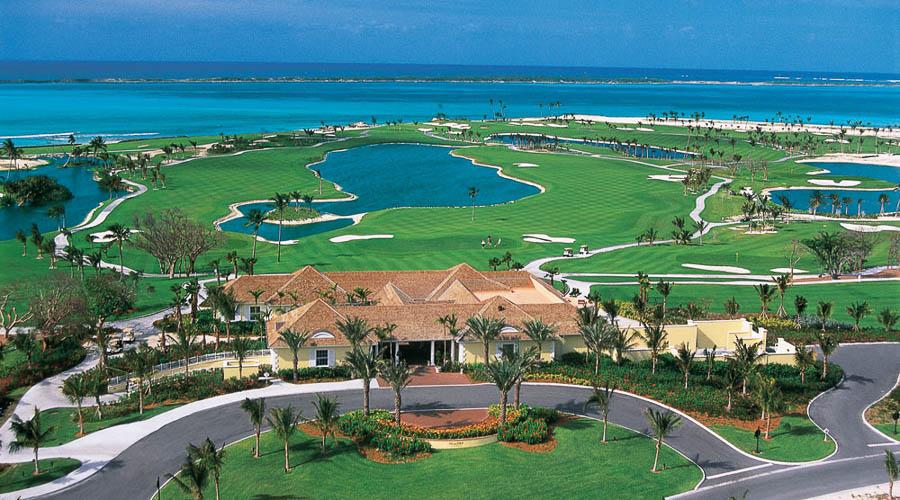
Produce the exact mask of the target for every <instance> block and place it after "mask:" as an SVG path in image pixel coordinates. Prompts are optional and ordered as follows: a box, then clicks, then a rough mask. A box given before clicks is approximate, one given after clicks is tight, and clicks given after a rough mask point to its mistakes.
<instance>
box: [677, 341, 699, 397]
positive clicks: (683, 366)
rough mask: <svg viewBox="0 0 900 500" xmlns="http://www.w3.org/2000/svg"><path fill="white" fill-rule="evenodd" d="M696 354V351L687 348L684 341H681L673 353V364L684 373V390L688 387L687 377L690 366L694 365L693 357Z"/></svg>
mask: <svg viewBox="0 0 900 500" xmlns="http://www.w3.org/2000/svg"><path fill="white" fill-rule="evenodd" d="M696 355H697V352H696V351H694V350H692V349H690V348H688V345H687V343H686V342H682V343H681V345H680V346H678V350H677V351H676V353H675V365H676V366H678V369H679V370H681V373H682V374H684V388H685V390H687V388H688V377H689V376H690V375H691V367H692V366H693V365H694V357H695V356H696Z"/></svg>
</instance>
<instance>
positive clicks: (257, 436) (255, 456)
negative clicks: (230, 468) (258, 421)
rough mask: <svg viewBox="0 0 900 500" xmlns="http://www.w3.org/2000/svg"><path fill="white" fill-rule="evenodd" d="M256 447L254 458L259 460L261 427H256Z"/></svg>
mask: <svg viewBox="0 0 900 500" xmlns="http://www.w3.org/2000/svg"><path fill="white" fill-rule="evenodd" d="M255 430H256V447H255V448H253V458H259V426H258V425H257V426H256V429H255Z"/></svg>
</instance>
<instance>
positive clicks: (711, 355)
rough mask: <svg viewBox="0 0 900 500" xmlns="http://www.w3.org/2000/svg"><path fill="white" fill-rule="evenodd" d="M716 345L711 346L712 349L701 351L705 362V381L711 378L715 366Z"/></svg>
mask: <svg viewBox="0 0 900 500" xmlns="http://www.w3.org/2000/svg"><path fill="white" fill-rule="evenodd" d="M716 347H717V346H716V345H715V344H713V346H712V349H707V348H704V349H703V358H704V359H705V360H706V380H707V381H708V380H709V379H711V378H712V370H713V367H714V366H715V365H716Z"/></svg>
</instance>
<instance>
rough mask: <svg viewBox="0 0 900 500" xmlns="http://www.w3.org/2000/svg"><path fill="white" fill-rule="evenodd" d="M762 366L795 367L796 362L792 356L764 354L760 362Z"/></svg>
mask: <svg viewBox="0 0 900 500" xmlns="http://www.w3.org/2000/svg"><path fill="white" fill-rule="evenodd" d="M760 363H763V364H766V365H767V364H769V363H772V364H776V363H777V364H780V365H788V366H796V365H797V360H795V359H794V355H793V354H787V353H784V354H766V355H764V356H763V359H762V360H761V361H760Z"/></svg>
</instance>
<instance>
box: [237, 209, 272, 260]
mask: <svg viewBox="0 0 900 500" xmlns="http://www.w3.org/2000/svg"><path fill="white" fill-rule="evenodd" d="M265 221H266V214H264V213H262V210H260V209H258V208H254V209H252V210H250V211H249V212H247V222H245V223H244V227H253V253H252V255H251V256H250V257H251V258H253V259H255V258H256V243H257V241H258V240H257V236H258V235H259V228H260V227H261V226H262V225H263V223H264V222H265ZM235 274H237V273H235Z"/></svg>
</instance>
